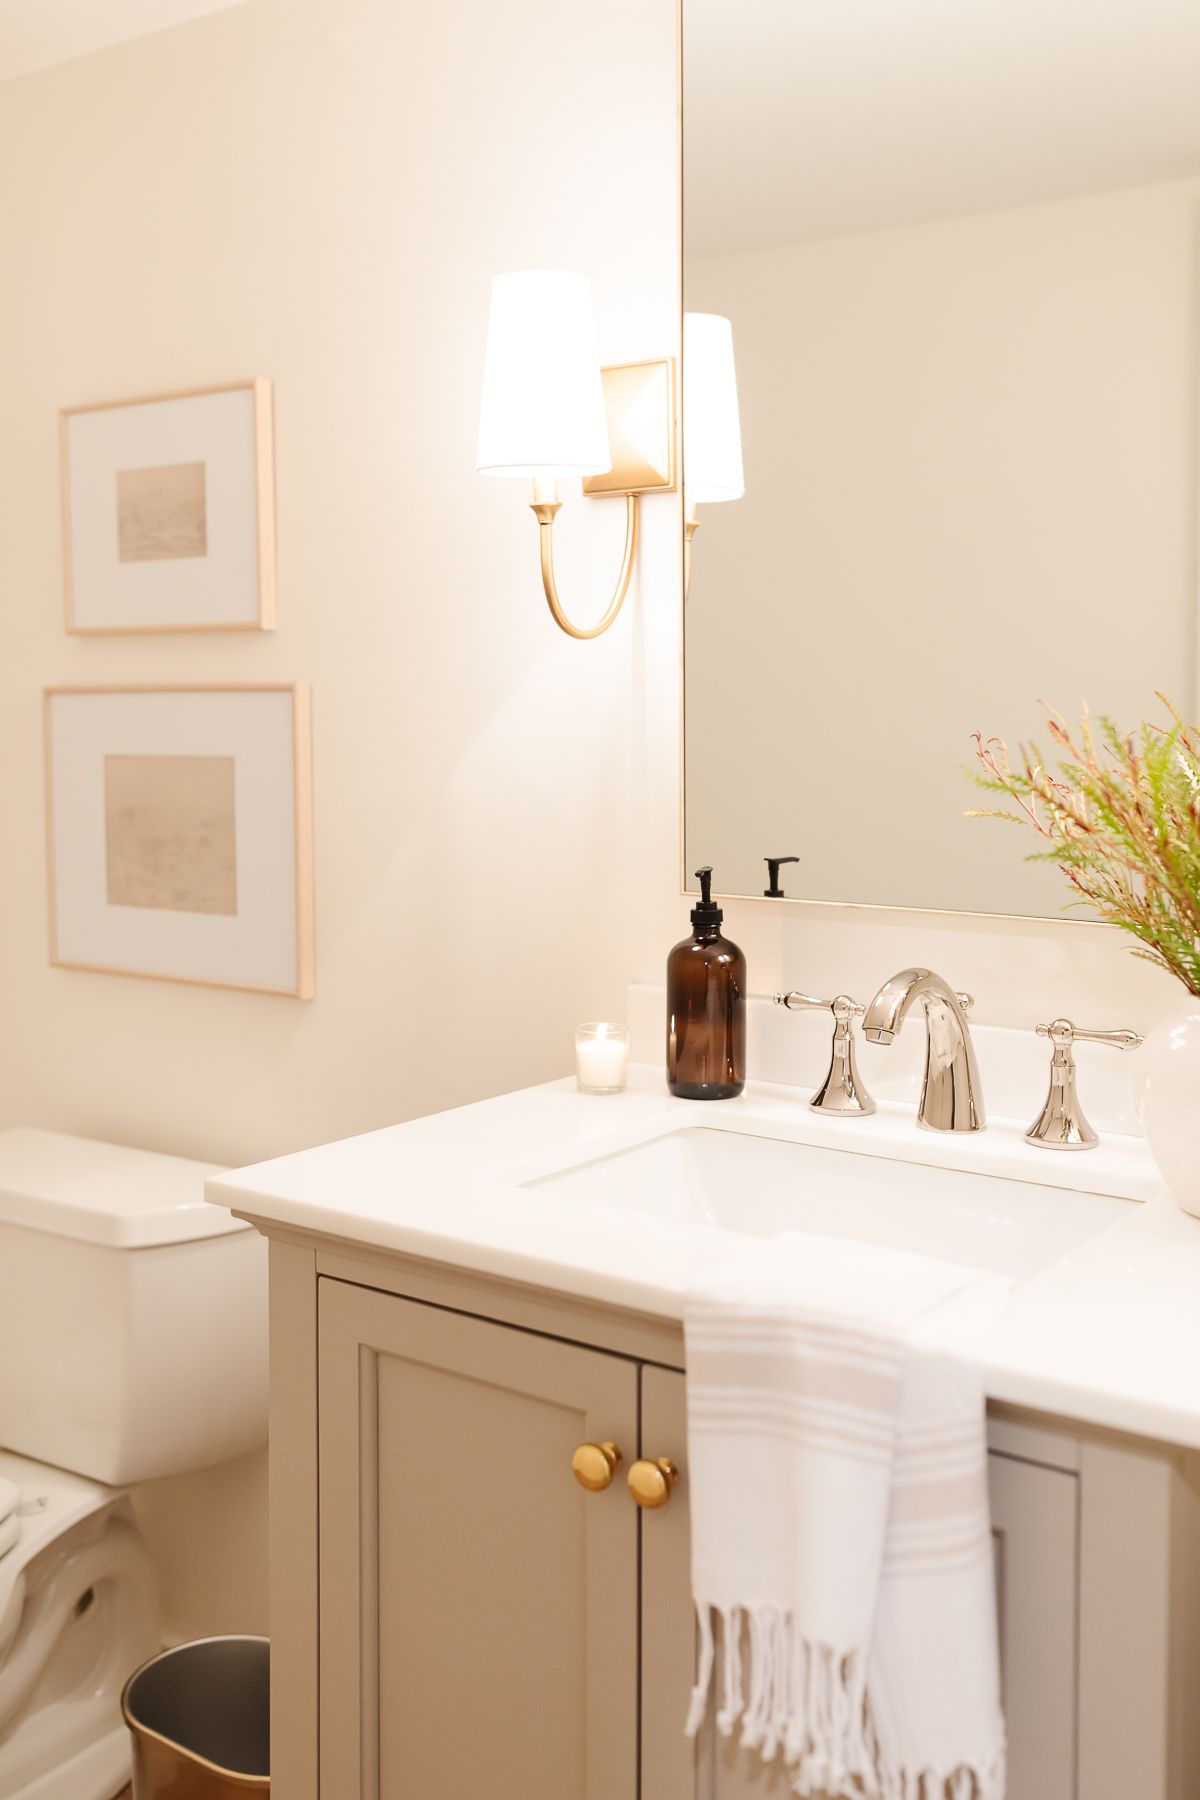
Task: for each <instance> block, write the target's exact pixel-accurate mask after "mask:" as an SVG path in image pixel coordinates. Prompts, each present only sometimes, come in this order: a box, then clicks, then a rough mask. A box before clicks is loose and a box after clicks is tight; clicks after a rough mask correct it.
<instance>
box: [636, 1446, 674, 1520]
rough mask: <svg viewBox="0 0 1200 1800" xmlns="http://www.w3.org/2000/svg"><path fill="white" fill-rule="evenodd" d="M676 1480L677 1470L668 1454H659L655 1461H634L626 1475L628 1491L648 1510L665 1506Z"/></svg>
mask: <svg viewBox="0 0 1200 1800" xmlns="http://www.w3.org/2000/svg"><path fill="white" fill-rule="evenodd" d="M678 1480H679V1470H678V1469H677V1468H676V1467H675V1464H674V1463H673V1462H672V1461H671V1459H670V1457H669V1456H660V1457H659V1458H658V1460H657V1462H635V1463H634V1464H633V1466H632V1468H631V1469H630V1471H629V1475H628V1481H629V1491H630V1493H631V1494H632V1495H633V1497H634V1499H635V1500H636V1501H637V1503H638V1505H639V1506H644V1507H646V1508H647V1509H648V1510H653V1508H654V1507H656V1506H665V1505H666V1504H667V1501H668V1500H669V1499H670V1498H671V1489H672V1488H673V1487H674V1486H675V1483H676V1482H677V1481H678Z"/></svg>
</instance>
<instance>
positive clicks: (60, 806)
mask: <svg viewBox="0 0 1200 1800" xmlns="http://www.w3.org/2000/svg"><path fill="white" fill-rule="evenodd" d="M45 704H46V815H47V817H46V824H47V835H48V857H49V881H50V960H51V962H52V963H54V964H56V965H57V966H58V967H60V968H69V969H91V970H102V971H106V972H108V973H111V974H120V975H146V976H157V977H159V978H160V979H163V980H168V981H191V982H201V983H204V984H206V985H210V986H214V987H231V988H250V989H254V990H255V991H257V992H260V993H269V994H291V995H294V996H296V997H297V998H298V999H303V1000H307V999H309V998H311V996H312V992H313V924H312V915H313V907H312V825H311V813H312V800H311V756H310V730H309V690H308V687H307V685H305V684H303V683H299V684H296V685H294V686H264V687H173V688H167V687H161V688H157V687H156V688H151V687H139V688H121V689H118V688H51V689H48V690H47V692H46V702H45Z"/></svg>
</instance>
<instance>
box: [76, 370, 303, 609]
mask: <svg viewBox="0 0 1200 1800" xmlns="http://www.w3.org/2000/svg"><path fill="white" fill-rule="evenodd" d="M59 460H60V473H61V483H62V542H63V584H64V595H65V607H66V628H67V630H68V632H70V633H72V634H73V635H75V636H81V637H114V636H128V635H132V634H139V635H140V634H142V633H146V632H155V633H157V632H191V631H196V632H201V631H273V630H274V628H275V621H276V582H275V476H274V448H273V433H272V401H271V384H270V382H269V381H268V380H267V379H266V378H265V377H264V376H256V377H254V378H253V379H251V380H247V381H233V382H228V383H225V384H223V385H219V386H216V387H203V388H181V389H179V390H177V391H175V392H172V393H165V394H151V395H147V396H142V397H139V398H135V399H125V400H107V401H100V402H98V403H95V404H93V405H88V406H72V407H65V408H64V409H63V410H62V411H61V412H60V414H59Z"/></svg>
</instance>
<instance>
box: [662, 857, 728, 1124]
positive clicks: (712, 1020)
mask: <svg viewBox="0 0 1200 1800" xmlns="http://www.w3.org/2000/svg"><path fill="white" fill-rule="evenodd" d="M696 879H697V880H698V881H699V883H700V899H699V900H698V902H697V903H696V905H695V906H694V907H693V908H692V935H691V936H690V937H686V938H684V940H683V942H682V943H680V944H676V946H675V948H674V949H673V950H672V952H671V954H670V956H669V957H668V958H667V1086H668V1087H669V1088H670V1090H671V1092H672V1093H673V1094H675V1095H677V1096H678V1098H679V1099H681V1100H732V1099H733V1098H734V1097H735V1095H737V1094H740V1093H741V1091H742V1089H743V1088H744V1087H745V1085H746V958H745V957H744V956H743V955H742V952H741V951H740V950H739V949H738V947H737V945H736V944H732V943H730V941H729V939H728V938H725V937H722V936H721V921H722V919H723V918H724V914H723V913H722V911H721V908H720V907H719V906H718V905H717V903H716V901H715V900H714V899H713V898H712V870H711V869H710V868H707V867H706V868H703V869H697V870H696Z"/></svg>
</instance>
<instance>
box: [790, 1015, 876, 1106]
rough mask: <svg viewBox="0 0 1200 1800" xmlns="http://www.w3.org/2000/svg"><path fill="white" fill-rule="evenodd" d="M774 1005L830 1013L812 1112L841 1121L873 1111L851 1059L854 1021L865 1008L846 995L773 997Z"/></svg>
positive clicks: (869, 1098)
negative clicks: (825, 1065) (824, 1063)
mask: <svg viewBox="0 0 1200 1800" xmlns="http://www.w3.org/2000/svg"><path fill="white" fill-rule="evenodd" d="M775 1004H776V1006H786V1007H787V1009H788V1011H789V1012H828V1013H832V1014H833V1043H832V1045H831V1046H830V1051H831V1054H830V1058H829V1069H828V1072H827V1073H826V1076H825V1079H824V1081H823V1082H822V1083H821V1085H820V1087H819V1088H818V1089H817V1091H816V1093H815V1094H814V1095H813V1097H812V1099H811V1100H810V1101H809V1105H810V1106H811V1107H812V1109H813V1111H814V1112H823V1113H832V1114H834V1115H835V1117H838V1118H842V1119H855V1118H858V1119H861V1118H865V1117H866V1116H867V1114H868V1113H873V1112H874V1111H875V1102H874V1100H872V1098H871V1096H870V1094H868V1092H867V1090H866V1088H865V1087H864V1086H863V1082H862V1077H861V1075H860V1074H859V1072H858V1064H857V1062H856V1061H855V1056H854V1021H855V1019H858V1018H861V1017H862V1015H863V1013H865V1012H866V1010H867V1009H866V1007H865V1006H862V1005H860V1004H859V1002H858V1001H857V1000H852V999H851V998H850V996H849V994H838V995H837V996H836V997H835V998H834V999H833V1000H817V999H815V998H814V997H813V996H812V995H811V994H798V993H795V992H792V993H789V994H776V996H775Z"/></svg>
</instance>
